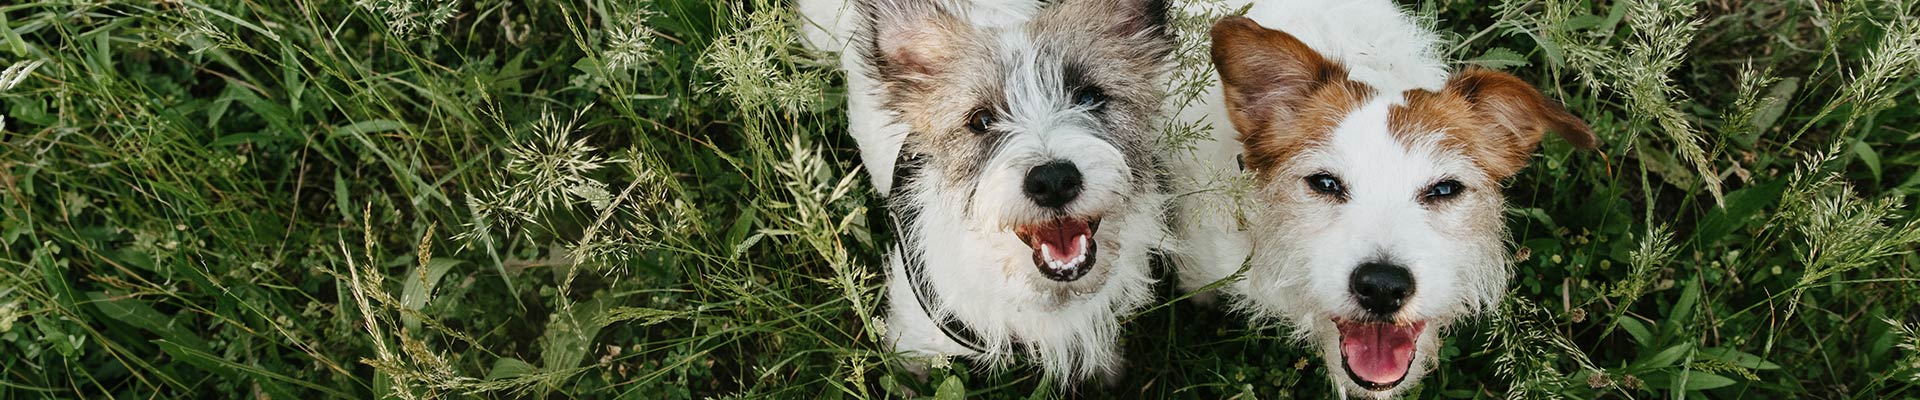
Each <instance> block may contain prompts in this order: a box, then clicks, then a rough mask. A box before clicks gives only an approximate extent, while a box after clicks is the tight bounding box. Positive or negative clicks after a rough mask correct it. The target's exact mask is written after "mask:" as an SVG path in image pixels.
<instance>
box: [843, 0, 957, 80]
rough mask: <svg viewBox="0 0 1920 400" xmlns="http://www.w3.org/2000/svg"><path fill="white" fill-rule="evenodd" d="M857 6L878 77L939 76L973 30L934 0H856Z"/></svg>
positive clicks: (868, 52)
mask: <svg viewBox="0 0 1920 400" xmlns="http://www.w3.org/2000/svg"><path fill="white" fill-rule="evenodd" d="M859 8H860V14H861V16H862V17H863V19H864V20H865V21H866V27H865V29H863V30H862V34H863V35H864V37H863V38H862V39H863V40H864V41H866V45H865V49H864V51H865V52H866V56H867V57H866V58H867V59H868V60H871V62H872V63H873V66H874V72H876V73H878V74H879V76H878V78H879V79H880V80H882V81H891V82H899V81H915V80H920V79H925V78H930V77H932V76H934V75H938V74H939V73H940V72H941V71H942V69H943V68H945V67H946V66H947V64H948V63H950V62H952V60H953V59H954V58H955V55H956V53H957V52H958V51H959V50H960V48H959V46H960V45H961V43H962V40H961V39H962V37H963V35H966V34H968V33H969V32H970V29H971V28H969V27H968V26H967V25H966V23H965V22H964V21H961V20H960V19H959V18H957V17H955V16H954V15H953V14H952V13H949V12H948V11H947V10H945V9H944V8H942V7H941V6H940V5H939V4H938V3H936V2H934V1H932V0H860V2H859Z"/></svg>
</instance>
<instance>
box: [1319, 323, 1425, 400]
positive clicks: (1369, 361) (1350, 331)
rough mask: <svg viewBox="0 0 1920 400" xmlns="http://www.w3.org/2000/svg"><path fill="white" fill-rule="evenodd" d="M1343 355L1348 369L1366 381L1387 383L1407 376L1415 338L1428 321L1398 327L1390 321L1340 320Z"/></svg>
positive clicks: (1341, 354) (1341, 353)
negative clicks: (1356, 321) (1361, 321)
mask: <svg viewBox="0 0 1920 400" xmlns="http://www.w3.org/2000/svg"><path fill="white" fill-rule="evenodd" d="M1338 324H1339V326H1340V356H1341V358H1343V359H1345V360H1346V363H1347V370H1348V371H1350V372H1352V373H1353V375H1355V376H1357V377H1359V378H1360V379H1363V380H1366V381H1367V382H1362V383H1363V384H1364V383H1372V384H1379V385H1386V384H1392V383H1395V382H1398V381H1399V380H1400V378H1404V377H1406V376H1407V367H1408V366H1409V362H1410V361H1413V348H1414V343H1413V342H1414V340H1415V339H1417V338H1418V337H1419V335H1420V329H1421V328H1423V327H1424V326H1425V324H1414V325H1411V326H1395V325H1393V324H1387V323H1346V322H1340V323H1338Z"/></svg>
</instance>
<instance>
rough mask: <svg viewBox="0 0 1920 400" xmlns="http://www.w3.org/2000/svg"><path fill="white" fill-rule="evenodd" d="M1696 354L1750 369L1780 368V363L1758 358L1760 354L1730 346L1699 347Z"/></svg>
mask: <svg viewBox="0 0 1920 400" xmlns="http://www.w3.org/2000/svg"><path fill="white" fill-rule="evenodd" d="M1697 354H1699V355H1700V356H1701V357H1703V358H1710V359H1715V360H1720V361H1726V362H1727V363H1729V364H1733V365H1735V366H1739V367H1741V368H1750V369H1756V370H1763V371H1765V370H1776V369H1780V364H1774V363H1771V362H1767V360H1766V359H1763V358H1760V356H1757V355H1754V354H1753V353H1747V352H1743V351H1739V350H1734V349H1730V348H1724V347H1709V348H1704V349H1700V352H1699V353H1697Z"/></svg>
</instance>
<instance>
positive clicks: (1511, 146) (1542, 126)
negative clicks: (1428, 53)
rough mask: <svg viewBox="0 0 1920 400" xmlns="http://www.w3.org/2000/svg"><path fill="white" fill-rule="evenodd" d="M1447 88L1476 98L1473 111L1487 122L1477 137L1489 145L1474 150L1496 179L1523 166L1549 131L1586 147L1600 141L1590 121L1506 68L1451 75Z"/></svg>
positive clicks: (1456, 93) (1595, 144)
mask: <svg viewBox="0 0 1920 400" xmlns="http://www.w3.org/2000/svg"><path fill="white" fill-rule="evenodd" d="M1446 91H1447V92H1449V93H1452V94H1454V95H1457V96H1460V97H1462V98H1465V99H1466V100H1467V102H1468V103H1469V104H1472V106H1471V107H1472V108H1473V115H1474V116H1475V117H1476V118H1478V119H1479V120H1480V121H1482V123H1485V124H1487V125H1486V126H1485V128H1484V129H1483V130H1481V131H1480V132H1478V133H1477V134H1479V135H1482V136H1483V137H1481V138H1478V140H1476V141H1478V142H1481V143H1484V144H1486V145H1484V146H1475V147H1476V148H1478V150H1477V152H1479V153H1481V154H1474V155H1473V156H1474V157H1475V158H1477V159H1478V162H1479V163H1480V165H1481V166H1482V168H1485V169H1487V173H1488V174H1489V175H1490V176H1492V177H1493V178H1495V179H1505V178H1507V177H1509V176H1513V174H1515V173H1518V172H1520V168H1522V167H1525V166H1526V165H1527V159H1528V158H1529V157H1532V155H1533V150H1534V149H1535V148H1538V147H1539V146H1540V139H1541V136H1543V135H1545V134H1546V133H1547V131H1553V132H1555V133H1558V134H1560V137H1561V138H1565V139H1566V140H1567V142H1570V143H1573V146H1574V147H1579V148H1582V149H1588V150H1591V149H1593V148H1595V146H1597V142H1598V141H1599V140H1598V139H1597V138H1595V137H1594V136H1593V130H1592V129H1589V128H1587V123H1586V122H1583V121H1581V120H1580V118H1579V117H1575V116H1573V114H1569V113H1567V110H1566V109H1565V108H1561V107H1560V104H1559V103H1556V102H1554V101H1553V100H1548V99H1547V97H1546V96H1544V95H1541V94H1540V91H1539V90H1535V89H1534V88H1533V85H1528V84H1527V82H1526V81H1522V80H1520V78H1518V77H1515V76H1513V75H1510V74H1507V73H1505V72H1498V71H1492V70H1484V69H1470V70H1466V71H1461V72H1459V73H1455V74H1454V75H1453V78H1452V79H1449V80H1448V81H1447V88H1446Z"/></svg>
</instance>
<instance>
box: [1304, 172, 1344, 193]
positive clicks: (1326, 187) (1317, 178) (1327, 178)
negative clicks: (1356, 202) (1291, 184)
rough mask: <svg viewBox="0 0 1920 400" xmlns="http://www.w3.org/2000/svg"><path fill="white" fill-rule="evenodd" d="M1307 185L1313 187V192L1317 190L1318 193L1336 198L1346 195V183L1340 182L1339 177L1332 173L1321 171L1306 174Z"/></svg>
mask: <svg viewBox="0 0 1920 400" xmlns="http://www.w3.org/2000/svg"><path fill="white" fill-rule="evenodd" d="M1307 187H1308V188H1311V189H1313V191H1315V192H1319V193H1320V194H1324V195H1328V196H1333V197H1336V198H1346V197H1347V187H1346V185H1344V184H1341V183H1340V178H1335V177H1334V176H1333V174H1329V173H1325V172H1321V173H1317V174H1313V175H1307Z"/></svg>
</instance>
